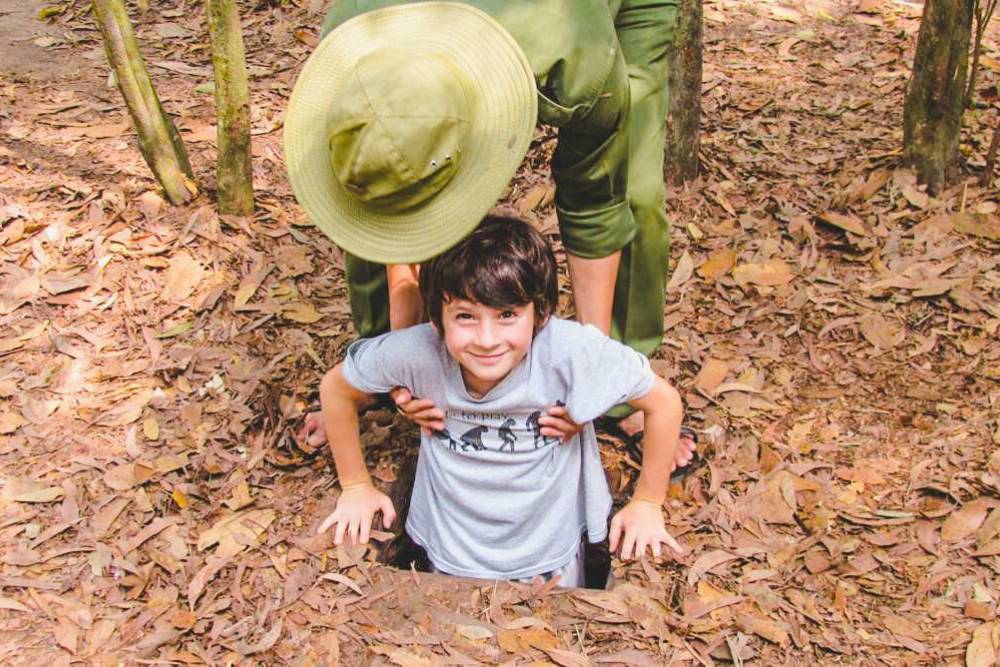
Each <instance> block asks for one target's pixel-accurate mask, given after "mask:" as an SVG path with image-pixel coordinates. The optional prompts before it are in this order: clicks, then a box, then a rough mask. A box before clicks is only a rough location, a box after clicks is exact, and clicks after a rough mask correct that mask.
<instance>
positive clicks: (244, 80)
mask: <svg viewBox="0 0 1000 667" xmlns="http://www.w3.org/2000/svg"><path fill="white" fill-rule="evenodd" d="M205 8H206V11H207V14H208V29H209V33H210V35H211V39H212V65H213V66H214V68H215V106H216V111H217V114H218V118H219V125H218V144H219V161H218V164H217V166H216V178H217V180H218V187H219V212H220V213H234V214H236V215H250V214H252V213H253V168H252V165H251V161H250V85H249V79H248V76H247V64H246V55H245V52H244V50H243V31H242V30H241V28H240V17H239V12H238V11H237V8H236V0H205Z"/></svg>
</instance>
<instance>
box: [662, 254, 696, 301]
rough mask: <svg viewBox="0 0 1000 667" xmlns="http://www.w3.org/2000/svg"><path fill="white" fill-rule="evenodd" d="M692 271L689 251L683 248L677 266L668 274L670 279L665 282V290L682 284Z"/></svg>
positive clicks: (689, 277)
mask: <svg viewBox="0 0 1000 667" xmlns="http://www.w3.org/2000/svg"><path fill="white" fill-rule="evenodd" d="M693 273H694V260H693V259H691V253H689V252H688V251H687V250H685V251H684V254H683V255H681V258H680V260H678V262H677V267H676V268H674V272H673V273H672V274H671V275H670V281H669V282H667V291H669V290H672V289H676V288H678V287H681V286H682V285H684V283H686V282H687V281H688V280H690V279H691V275H692V274H693Z"/></svg>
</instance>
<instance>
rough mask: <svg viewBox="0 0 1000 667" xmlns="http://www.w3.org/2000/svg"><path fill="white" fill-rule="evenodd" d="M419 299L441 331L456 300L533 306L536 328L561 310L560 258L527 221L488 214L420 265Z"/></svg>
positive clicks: (508, 305) (497, 305)
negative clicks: (443, 316)
mask: <svg viewBox="0 0 1000 667" xmlns="http://www.w3.org/2000/svg"><path fill="white" fill-rule="evenodd" d="M420 295H421V296H422V297H423V300H424V307H425V308H426V309H427V315H428V317H429V318H430V320H431V322H433V323H434V325H435V326H436V327H437V328H438V331H442V332H443V328H442V323H441V312H442V309H443V308H444V304H445V303H446V302H448V301H451V300H453V299H462V300H465V301H472V302H474V303H481V304H483V305H485V306H489V307H490V308H513V307H515V306H523V305H525V304H527V303H533V304H534V305H535V322H536V325H537V324H540V323H542V322H544V321H545V319H546V318H547V317H548V316H549V315H551V314H552V313H553V312H555V309H556V303H557V300H558V298H559V284H558V281H557V279H556V258H555V255H553V254H552V249H551V248H549V244H548V243H547V242H546V240H545V238H544V237H543V236H542V235H541V234H539V233H538V232H537V231H536V230H535V228H534V227H532V226H531V225H529V224H528V223H526V222H524V221H523V220H518V219H517V218H511V217H504V216H496V215H488V216H486V218H484V219H483V221H482V222H481V223H480V224H479V226H478V227H476V229H475V230H474V231H473V232H472V233H471V234H469V235H468V236H467V237H465V238H464V239H462V240H461V241H459V242H458V244H457V245H455V246H454V247H452V248H451V249H450V250H446V251H445V252H444V253H442V254H440V255H438V256H437V257H435V258H433V259H431V260H430V261H428V262H425V263H424V264H423V266H421V267H420Z"/></svg>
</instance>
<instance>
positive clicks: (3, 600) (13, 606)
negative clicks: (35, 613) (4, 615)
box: [0, 595, 31, 614]
mask: <svg viewBox="0 0 1000 667" xmlns="http://www.w3.org/2000/svg"><path fill="white" fill-rule="evenodd" d="M0 609H7V610H9V611H23V612H25V613H27V614H30V613H31V610H30V609H28V608H27V607H25V606H24V605H23V604H21V603H20V602H18V601H17V600H15V599H14V598H9V597H6V596H3V595H0Z"/></svg>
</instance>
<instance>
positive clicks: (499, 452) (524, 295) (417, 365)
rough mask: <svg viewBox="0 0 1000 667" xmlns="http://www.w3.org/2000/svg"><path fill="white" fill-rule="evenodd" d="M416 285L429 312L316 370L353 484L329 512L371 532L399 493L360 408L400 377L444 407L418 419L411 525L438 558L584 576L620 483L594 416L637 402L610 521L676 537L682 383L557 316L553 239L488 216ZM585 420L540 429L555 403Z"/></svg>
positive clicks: (639, 536) (614, 536)
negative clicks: (363, 443) (556, 429)
mask: <svg viewBox="0 0 1000 667" xmlns="http://www.w3.org/2000/svg"><path fill="white" fill-rule="evenodd" d="M420 291H421V295H422V296H423V300H424V304H425V305H426V308H427V312H428V315H429V316H430V320H431V324H423V325H418V326H415V327H412V328H409V329H405V330H400V331H393V332H390V333H388V334H384V335H382V336H379V337H377V338H373V339H367V340H360V341H358V342H356V343H354V344H353V345H352V346H351V347H350V348H349V350H348V353H347V357H346V358H345V360H344V362H343V363H341V364H340V365H338V366H336V367H335V368H334V369H333V370H331V371H330V372H329V373H327V374H326V376H325V377H324V378H323V381H322V383H321V384H320V400H321V403H322V416H323V423H324V427H325V430H326V434H327V436H328V439H329V442H330V448H331V450H332V452H333V458H334V463H335V464H336V467H337V474H338V476H339V479H340V483H341V487H342V489H343V493H342V494H341V496H340V498H339V500H338V502H337V507H336V509H335V510H334V512H333V513H332V514H330V515H329V516H328V517H327V518H326V519H325V520H324V521H323V522H322V524H320V526H319V528H318V532H323V531H325V530H327V529H329V528H330V527H332V526H336V530H335V533H334V542H335V543H336V544H340V543H341V542H342V541H343V540H344V538H345V536H346V537H347V538H348V539H349V541H351V542H358V541H360V542H361V543H366V542H367V541H368V537H369V531H370V525H371V521H372V519H373V517H374V515H375V514H376V513H377V512H381V513H382V523H383V525H384V526H385V527H389V526H390V525H391V524H392V521H393V520H394V518H395V510H394V508H393V506H392V501H391V500H390V499H389V498H388V497H387V496H386V495H385V494H383V493H381V492H380V491H378V490H377V489H376V488H375V487H374V486H373V485H372V483H371V480H370V478H369V476H368V472H367V470H366V468H365V463H364V456H363V454H362V452H361V447H360V444H359V435H358V418H357V413H358V409H359V408H360V407H361V406H363V405H365V404H366V403H367V402H369V401H370V400H371V398H372V395H373V394H376V393H380V392H386V391H389V390H390V389H392V388H393V387H396V386H404V387H407V388H409V389H410V390H412V391H413V393H414V394H415V395H419V396H421V397H426V398H429V399H432V400H433V401H434V403H435V405H437V406H439V407H440V408H441V409H442V410H444V412H445V428H444V429H443V430H441V431H438V432H435V433H434V434H432V435H429V434H426V433H425V434H422V436H421V444H420V453H419V458H418V463H417V473H416V478H415V481H414V488H413V497H412V500H411V503H410V513H409V517H408V520H407V523H406V531H407V532H408V533H409V535H410V537H411V538H412V539H413V540H414V542H416V543H417V544H419V545H420V546H422V547H423V548H424V549H425V550H426V551H427V554H428V557H429V559H430V561H431V564H432V565H433V567H434V569H435V570H437V571H440V572H445V573H448V574H454V575H461V576H468V577H477V578H489V579H530V578H532V577H534V576H535V575H543V576H545V577H547V578H548V577H550V576H557V575H558V576H559V577H560V583H561V584H562V585H564V586H581V585H583V566H582V554H583V544H582V542H581V533H582V532H584V531H585V532H586V536H587V538H588V539H589V541H590V542H599V541H601V540H603V539H604V537H605V536H606V535H607V530H608V529H607V517H608V514H609V512H610V509H611V496H610V493H609V492H608V485H607V480H606V477H605V474H604V469H603V468H602V466H601V460H600V455H599V453H598V448H597V439H596V436H595V434H594V428H593V424H591V423H590V422H592V421H593V419H595V418H596V417H598V416H599V415H602V414H604V412H605V411H607V409H608V408H610V407H611V406H612V405H616V404H618V403H622V402H628V403H630V404H631V405H633V406H634V407H635V408H636V409H638V410H641V411H643V412H644V413H645V418H646V431H645V440H644V445H645V455H644V457H643V463H642V469H641V472H640V475H639V480H638V481H637V483H636V487H635V494H634V496H633V497H632V499H631V501H630V502H629V503H628V504H627V505H626V506H625V507H624V508H623V509H622V510H621V511H620V512H619V513H618V514H617V515H615V517H614V519H613V520H612V521H611V537H610V547H611V549H612V551H615V550H617V549H618V547H619V546H620V547H621V551H620V555H621V557H622V558H623V559H628V558H633V557H635V558H638V557H640V556H642V555H643V554H644V553H645V552H646V549H647V548H649V549H650V550H651V551H652V553H653V555H654V556H657V557H658V556H659V555H660V553H661V546H660V545H661V544H666V545H667V546H668V547H669V548H670V549H671V550H673V551H674V552H676V553H677V554H680V553H682V549H681V547H680V545H679V544H678V543H677V542H676V540H674V538H673V537H671V535H670V534H669V533H668V532H667V531H666V528H665V527H664V521H663V514H662V510H661V506H662V503H663V499H664V495H665V493H666V484H667V480H668V478H669V476H670V471H671V467H672V464H673V460H674V448H675V447H676V445H677V439H678V432H679V428H680V422H681V402H680V397H679V396H678V394H677V391H676V390H674V389H673V388H672V387H671V386H670V385H668V384H667V383H666V382H665V381H664V380H662V379H661V378H659V377H657V376H656V375H655V374H654V373H653V372H652V371H651V370H650V368H649V363H648V361H647V360H646V358H645V357H644V356H642V355H641V354H639V353H637V352H635V351H633V350H631V349H629V348H627V347H625V346H624V345H622V344H620V343H618V342H616V341H613V340H611V339H609V338H607V337H606V336H604V335H603V334H602V333H601V332H600V331H598V330H597V329H595V328H593V327H588V326H583V325H580V324H578V323H576V322H570V321H565V320H560V319H558V318H555V317H552V313H553V311H554V309H555V306H556V301H557V296H558V288H557V282H556V263H555V258H554V256H553V255H552V251H551V250H550V249H549V247H548V244H547V243H546V241H545V239H544V238H543V237H542V236H541V235H540V234H539V233H538V232H536V231H535V230H534V229H533V228H532V227H530V226H529V225H527V224H526V223H524V222H521V221H519V220H514V219H509V218H500V217H487V218H486V220H484V221H483V222H482V224H480V225H479V227H478V228H476V230H475V231H473V232H472V234H471V235H469V236H468V237H467V238H466V239H464V240H463V241H461V242H460V243H459V244H458V245H456V246H454V247H453V248H452V249H451V250H448V251H446V252H445V253H443V254H442V255H440V256H439V257H436V258H434V259H432V260H430V261H429V262H428V263H426V264H425V265H424V266H423V267H422V269H421V273H420ZM556 402H559V403H562V404H564V405H565V409H566V411H567V413H568V414H569V416H570V417H571V418H572V419H573V420H574V421H576V422H577V423H580V424H585V425H584V427H583V429H582V430H581V431H580V433H579V434H578V435H577V436H575V437H573V438H572V439H571V440H570V441H569V442H568V443H566V444H559V441H558V439H556V438H548V437H544V436H542V435H541V434H540V433H539V428H538V417H539V414H541V413H542V412H544V411H545V410H546V409H547V407H548V406H551V405H552V404H553V403H556Z"/></svg>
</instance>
